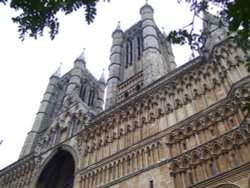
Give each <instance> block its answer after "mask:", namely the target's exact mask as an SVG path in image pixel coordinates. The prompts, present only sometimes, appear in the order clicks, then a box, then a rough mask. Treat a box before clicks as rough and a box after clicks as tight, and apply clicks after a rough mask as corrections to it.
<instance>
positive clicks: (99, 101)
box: [95, 69, 106, 113]
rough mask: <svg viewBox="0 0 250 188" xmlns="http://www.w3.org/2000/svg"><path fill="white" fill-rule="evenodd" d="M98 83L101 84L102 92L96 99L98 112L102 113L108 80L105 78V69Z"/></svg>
mask: <svg viewBox="0 0 250 188" xmlns="http://www.w3.org/2000/svg"><path fill="white" fill-rule="evenodd" d="M98 83H100V92H99V95H98V97H97V99H96V108H95V109H96V112H97V113H101V112H102V111H103V104H104V91H105V87H106V80H105V76H104V69H103V71H102V74H101V77H100V78H99V80H98Z"/></svg>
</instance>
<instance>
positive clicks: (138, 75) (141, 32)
mask: <svg viewBox="0 0 250 188" xmlns="http://www.w3.org/2000/svg"><path fill="white" fill-rule="evenodd" d="M153 13H154V10H153V8H152V7H151V6H150V5H148V4H145V5H144V6H143V7H142V8H141V9H140V14H141V20H140V21H139V22H138V23H136V24H135V25H133V26H132V27H131V28H130V29H128V30H127V31H125V32H123V31H122V30H121V29H120V26H119V25H118V27H117V28H116V30H115V31H114V32H113V34H112V38H113V45H112V47H111V55H110V61H111V62H110V65H109V78H108V81H107V84H108V89H107V97H106V104H105V108H108V107H110V106H112V105H114V104H116V103H117V102H119V101H121V100H124V99H126V98H127V97H129V96H131V95H133V94H134V93H136V92H138V91H139V90H140V89H141V88H142V87H145V86H147V85H149V84H150V83H152V82H154V81H155V80H157V79H159V78H161V77H162V76H164V75H165V74H166V73H168V72H170V71H171V70H173V69H174V68H175V67H176V64H175V62H174V55H173V53H172V48H171V46H170V44H169V42H168V41H167V40H166V36H165V34H164V33H162V32H161V31H160V30H159V29H158V27H157V26H156V24H155V22H154V17H153Z"/></svg>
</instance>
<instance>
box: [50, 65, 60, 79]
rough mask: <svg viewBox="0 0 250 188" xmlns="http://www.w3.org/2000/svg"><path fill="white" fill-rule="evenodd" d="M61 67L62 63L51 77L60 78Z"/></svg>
mask: <svg viewBox="0 0 250 188" xmlns="http://www.w3.org/2000/svg"><path fill="white" fill-rule="evenodd" d="M61 67H62V63H60V65H59V67H58V68H57V69H56V71H55V72H54V74H52V76H55V77H60V76H61Z"/></svg>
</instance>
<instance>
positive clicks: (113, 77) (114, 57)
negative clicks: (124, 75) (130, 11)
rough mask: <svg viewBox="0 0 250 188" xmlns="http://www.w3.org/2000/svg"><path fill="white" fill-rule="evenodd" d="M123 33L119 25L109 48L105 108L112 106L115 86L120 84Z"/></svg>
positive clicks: (115, 94) (114, 101) (115, 91)
mask: <svg viewBox="0 0 250 188" xmlns="http://www.w3.org/2000/svg"><path fill="white" fill-rule="evenodd" d="M122 35H123V31H122V30H121V28H120V23H118V26H117V28H116V30H115V31H114V32H113V34H112V38H113V43H112V47H111V55H110V65H109V78H108V80H107V85H108V89H107V97H106V104H105V108H108V107H110V106H111V105H114V104H115V103H116V101H117V98H116V97H117V86H118V84H119V82H120V80H121V79H120V68H121V42H122Z"/></svg>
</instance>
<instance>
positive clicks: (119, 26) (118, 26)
mask: <svg viewBox="0 0 250 188" xmlns="http://www.w3.org/2000/svg"><path fill="white" fill-rule="evenodd" d="M120 23H121V22H120V21H118V24H117V27H116V30H120V31H121V30H122V29H121V25H120Z"/></svg>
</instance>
